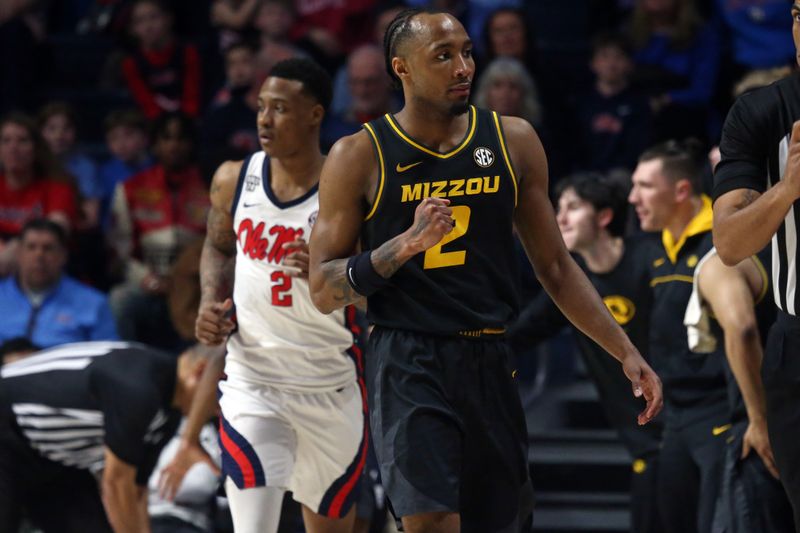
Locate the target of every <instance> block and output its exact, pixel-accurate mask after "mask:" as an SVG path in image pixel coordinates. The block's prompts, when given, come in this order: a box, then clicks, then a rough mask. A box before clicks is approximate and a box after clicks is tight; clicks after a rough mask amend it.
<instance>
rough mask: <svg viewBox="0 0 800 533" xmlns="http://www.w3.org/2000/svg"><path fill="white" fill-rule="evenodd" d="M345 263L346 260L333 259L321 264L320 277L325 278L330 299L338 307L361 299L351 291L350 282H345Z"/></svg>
mask: <svg viewBox="0 0 800 533" xmlns="http://www.w3.org/2000/svg"><path fill="white" fill-rule="evenodd" d="M347 261H348V259H334V260H333V261H328V262H326V263H322V275H323V276H325V283H326V285H328V287H330V289H331V298H333V300H334V301H335V302H336V303H337V305H339V306H344V305H350V304H352V303H355V302H357V301H358V300H360V299H361V298H363V296H361V295H360V294H358V293H357V292H356V291H354V290H353V287H351V286H350V282H349V281H347Z"/></svg>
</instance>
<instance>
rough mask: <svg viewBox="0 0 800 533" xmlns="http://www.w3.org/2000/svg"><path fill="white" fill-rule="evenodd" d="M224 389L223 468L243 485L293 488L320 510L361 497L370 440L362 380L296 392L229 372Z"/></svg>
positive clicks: (335, 514)
mask: <svg viewBox="0 0 800 533" xmlns="http://www.w3.org/2000/svg"><path fill="white" fill-rule="evenodd" d="M219 390H220V400H219V404H220V408H221V411H222V414H221V416H220V432H219V433H220V443H221V446H220V447H221V449H222V473H223V475H225V476H227V477H229V478H230V479H231V480H232V481H233V482H234V484H235V485H236V486H237V487H238V488H239V489H246V488H251V487H263V486H268V487H278V488H282V489H287V490H290V491H292V492H293V493H294V499H295V500H296V501H298V502H300V503H302V504H303V505H305V506H307V507H308V508H309V509H311V510H312V511H314V512H316V513H318V514H321V515H323V516H327V517H330V518H339V517H342V516H344V515H345V514H347V512H348V511H349V510H350V507H351V506H352V504H353V503H354V502H355V500H356V499H357V497H358V489H359V482H360V478H361V471H362V470H363V468H364V463H365V461H366V456H367V445H368V442H367V440H368V431H367V426H366V423H365V420H366V403H365V399H364V398H363V397H362V389H361V386H360V385H359V384H358V383H356V382H353V383H351V384H349V385H346V386H344V387H343V388H341V389H339V390H336V391H330V392H321V393H297V392H287V391H283V390H280V389H277V388H275V387H269V386H266V385H259V384H253V383H250V382H244V381H242V380H237V379H236V378H235V377H234V376H229V378H228V379H227V380H224V381H221V382H220V384H219Z"/></svg>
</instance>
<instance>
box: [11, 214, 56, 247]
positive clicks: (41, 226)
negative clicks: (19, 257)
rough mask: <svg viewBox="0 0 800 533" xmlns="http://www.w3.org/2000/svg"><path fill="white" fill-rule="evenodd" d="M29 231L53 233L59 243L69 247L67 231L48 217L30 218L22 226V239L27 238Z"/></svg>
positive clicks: (20, 236)
mask: <svg viewBox="0 0 800 533" xmlns="http://www.w3.org/2000/svg"><path fill="white" fill-rule="evenodd" d="M29 231H46V232H48V233H50V234H51V235H53V236H54V237H55V238H56V240H57V241H58V243H59V244H60V245H61V246H62V247H64V248H66V247H67V231H66V230H65V229H64V228H63V226H61V224H58V223H57V222H53V221H52V220H50V219H47V218H34V219H32V220H29V221H27V222H26V223H25V225H24V226H22V231H20V232H19V238H20V240H23V239H24V238H25V235H26V234H27V233H28V232H29Z"/></svg>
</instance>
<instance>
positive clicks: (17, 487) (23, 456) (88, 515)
mask: <svg viewBox="0 0 800 533" xmlns="http://www.w3.org/2000/svg"><path fill="white" fill-rule="evenodd" d="M23 517H25V518H27V519H28V520H30V522H32V523H33V525H34V526H36V527H37V528H39V529H41V530H42V531H44V532H45V533H86V532H89V531H91V532H92V533H106V532H107V533H111V531H112V530H111V526H110V525H109V523H108V519H107V518H106V513H105V509H104V508H103V503H102V501H101V499H100V489H99V487H98V484H97V481H96V480H95V478H94V476H93V475H92V474H90V473H89V472H88V471H85V470H78V469H75V468H68V467H65V466H61V465H59V464H57V463H54V462H52V461H48V460H47V459H44V458H42V457H40V456H39V455H37V454H36V452H34V451H33V450H31V449H30V448H29V447H28V445H27V444H26V443H25V442H24V441H23V440H22V437H20V436H18V435H17V434H16V433H15V431H14V430H13V429H11V428H10V427H9V425H8V424H0V531H2V532H6V531H8V532H14V531H17V530H18V529H19V525H20V522H21V520H22V518H23Z"/></svg>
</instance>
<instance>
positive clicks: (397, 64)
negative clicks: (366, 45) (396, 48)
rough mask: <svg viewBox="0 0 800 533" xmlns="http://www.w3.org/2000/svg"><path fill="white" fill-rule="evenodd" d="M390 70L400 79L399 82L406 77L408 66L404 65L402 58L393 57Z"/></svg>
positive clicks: (404, 61)
mask: <svg viewBox="0 0 800 533" xmlns="http://www.w3.org/2000/svg"><path fill="white" fill-rule="evenodd" d="M392 70H393V71H394V73H395V74H396V75H397V77H398V78H400V81H402V80H404V79H405V78H407V77H408V65H406V60H405V59H403V58H402V57H397V56H395V57H393V58H392Z"/></svg>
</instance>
